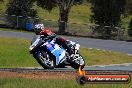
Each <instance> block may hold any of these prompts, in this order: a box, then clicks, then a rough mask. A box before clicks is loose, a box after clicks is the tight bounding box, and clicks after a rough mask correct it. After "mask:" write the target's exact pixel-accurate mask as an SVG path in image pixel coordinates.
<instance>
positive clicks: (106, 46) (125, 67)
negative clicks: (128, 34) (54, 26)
mask: <svg viewBox="0 0 132 88" xmlns="http://www.w3.org/2000/svg"><path fill="white" fill-rule="evenodd" d="M33 36H34V34H33V33H24V32H13V31H2V30H0V37H16V38H25V39H30V40H31V39H32V37H33ZM65 38H66V39H69V40H72V41H75V42H77V43H79V44H80V45H81V46H85V47H88V48H96V49H103V50H109V51H116V52H123V53H128V54H130V55H131V54H132V42H125V41H114V40H101V39H90V38H75V37H65ZM14 69H16V68H14ZM26 69H27V70H28V71H30V70H38V71H39V70H40V71H41V70H44V69H43V68H40V67H38V68H34V67H32V68H24V69H23V70H26ZM3 70H13V69H8V68H5V69H4V68H3V69H2V68H1V69H0V71H3ZM17 70H22V69H20V68H18V69H17ZM85 70H86V71H92V70H102V71H106V70H108V71H112V70H114V71H132V63H131V62H130V63H126V64H117V65H105V66H104V65H98V66H89V67H85ZM44 71H46V70H44ZM48 71H49V70H48ZM50 71H74V69H72V68H56V69H55V70H50Z"/></svg>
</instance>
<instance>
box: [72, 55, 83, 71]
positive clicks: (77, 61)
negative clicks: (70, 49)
mask: <svg viewBox="0 0 132 88" xmlns="http://www.w3.org/2000/svg"><path fill="white" fill-rule="evenodd" d="M79 57H80V59H74V58H72V59H73V60H71V61H70V64H71V67H73V68H74V69H79V67H80V66H81V69H83V68H84V66H85V61H84V59H83V57H82V56H81V55H80V54H79Z"/></svg>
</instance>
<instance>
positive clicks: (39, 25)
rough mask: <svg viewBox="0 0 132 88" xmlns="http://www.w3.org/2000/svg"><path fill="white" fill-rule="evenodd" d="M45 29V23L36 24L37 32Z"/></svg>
mask: <svg viewBox="0 0 132 88" xmlns="http://www.w3.org/2000/svg"><path fill="white" fill-rule="evenodd" d="M42 29H44V25H43V24H36V25H35V26H34V32H35V33H36V34H39V33H40V32H41V30H42Z"/></svg>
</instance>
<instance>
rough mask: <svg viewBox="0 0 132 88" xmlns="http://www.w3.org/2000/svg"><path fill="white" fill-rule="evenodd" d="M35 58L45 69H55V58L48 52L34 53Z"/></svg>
mask: <svg viewBox="0 0 132 88" xmlns="http://www.w3.org/2000/svg"><path fill="white" fill-rule="evenodd" d="M33 56H34V58H35V59H36V60H37V62H38V63H39V64H40V65H41V66H42V67H43V68H44V69H54V68H55V63H54V60H53V58H51V57H50V55H49V54H48V53H47V52H44V51H38V52H36V53H34V54H33Z"/></svg>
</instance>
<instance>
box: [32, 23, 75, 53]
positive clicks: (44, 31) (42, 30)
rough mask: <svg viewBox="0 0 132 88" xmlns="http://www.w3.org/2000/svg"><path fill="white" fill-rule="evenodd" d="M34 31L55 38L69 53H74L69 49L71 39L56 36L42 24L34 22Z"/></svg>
mask: <svg viewBox="0 0 132 88" xmlns="http://www.w3.org/2000/svg"><path fill="white" fill-rule="evenodd" d="M34 31H35V33H36V35H44V36H45V37H48V38H55V40H56V43H57V44H59V45H61V46H62V47H63V48H64V49H67V50H68V51H69V53H71V54H72V53H74V52H73V51H71V49H70V47H71V43H73V42H72V41H69V40H66V39H64V38H63V37H58V36H57V35H56V34H55V33H53V32H52V31H50V30H49V29H48V28H45V27H44V25H43V24H36V25H35V27H34Z"/></svg>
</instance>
